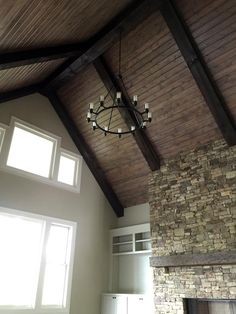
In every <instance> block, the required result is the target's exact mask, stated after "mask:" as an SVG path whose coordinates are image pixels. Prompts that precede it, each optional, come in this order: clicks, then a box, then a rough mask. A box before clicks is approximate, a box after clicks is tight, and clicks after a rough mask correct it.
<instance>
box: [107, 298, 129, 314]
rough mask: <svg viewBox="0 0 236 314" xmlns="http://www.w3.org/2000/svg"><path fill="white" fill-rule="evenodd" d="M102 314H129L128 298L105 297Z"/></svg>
mask: <svg viewBox="0 0 236 314" xmlns="http://www.w3.org/2000/svg"><path fill="white" fill-rule="evenodd" d="M102 314H127V297H126V296H116V295H105V296H103V299H102Z"/></svg>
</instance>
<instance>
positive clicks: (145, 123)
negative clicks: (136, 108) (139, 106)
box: [142, 121, 147, 129]
mask: <svg viewBox="0 0 236 314" xmlns="http://www.w3.org/2000/svg"><path fill="white" fill-rule="evenodd" d="M146 125H147V122H145V121H144V122H143V124H142V128H143V129H144V128H146Z"/></svg>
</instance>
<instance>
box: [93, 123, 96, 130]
mask: <svg viewBox="0 0 236 314" xmlns="http://www.w3.org/2000/svg"><path fill="white" fill-rule="evenodd" d="M93 130H94V131H95V130H96V122H93Z"/></svg>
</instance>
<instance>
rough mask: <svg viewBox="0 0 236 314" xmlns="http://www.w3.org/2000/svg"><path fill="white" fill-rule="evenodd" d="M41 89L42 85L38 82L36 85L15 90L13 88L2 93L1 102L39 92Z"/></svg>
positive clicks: (0, 95) (0, 94)
mask: <svg viewBox="0 0 236 314" xmlns="http://www.w3.org/2000/svg"><path fill="white" fill-rule="evenodd" d="M39 89H40V86H39V85H38V84H34V85H30V86H26V87H22V88H18V89H15V90H11V91H9V92H2V93H0V103H3V102H7V101H10V100H14V99H17V98H20V97H24V96H28V95H31V94H34V93H37V92H38V91H39Z"/></svg>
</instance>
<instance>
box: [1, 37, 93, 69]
mask: <svg viewBox="0 0 236 314" xmlns="http://www.w3.org/2000/svg"><path fill="white" fill-rule="evenodd" d="M86 47H87V45H86V44H83V43H81V44H71V45H62V46H55V47H48V48H38V49H31V50H25V51H15V52H6V53H0V70H5V69H10V68H15V67H20V66H25V65H30V64H35V63H41V62H47V61H52V60H56V59H63V58H71V57H75V56H77V57H78V56H79V55H81V54H82V53H83V52H84V51H85V50H86Z"/></svg>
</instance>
